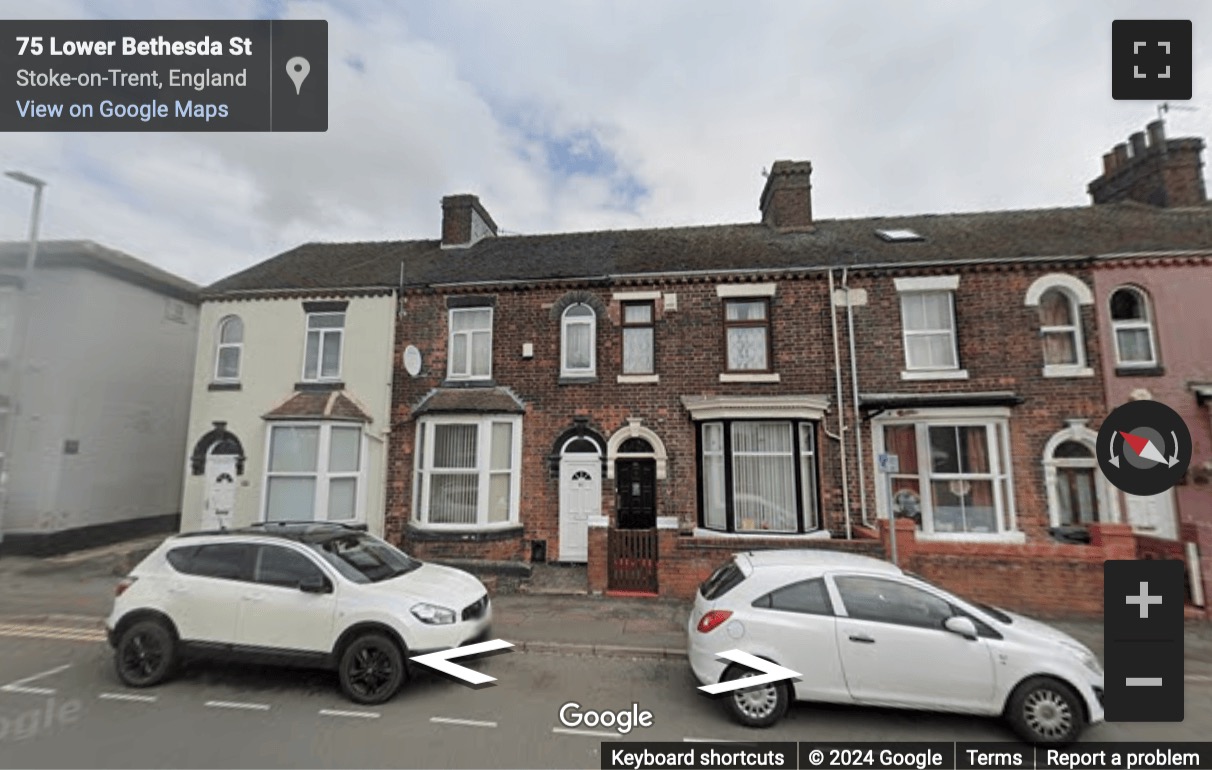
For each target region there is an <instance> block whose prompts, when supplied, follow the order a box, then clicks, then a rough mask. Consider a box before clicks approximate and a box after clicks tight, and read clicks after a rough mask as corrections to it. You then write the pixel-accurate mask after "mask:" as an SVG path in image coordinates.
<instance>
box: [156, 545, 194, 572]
mask: <svg viewBox="0 0 1212 770" xmlns="http://www.w3.org/2000/svg"><path fill="white" fill-rule="evenodd" d="M197 551H198V546H196V545H188V546H182V547H181V548H174V549H172V550H171V551H169V552H168V553H167V554H165V555H164V558H165V559H167V560H168V563H169V565H171V566H172V568H173V569H175V570H176V571H177V572H184V573H186V574H188V573H189V570H190V565H191V564H192V563H193V559H194V554H195V553H197Z"/></svg>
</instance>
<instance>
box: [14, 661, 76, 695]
mask: <svg viewBox="0 0 1212 770" xmlns="http://www.w3.org/2000/svg"><path fill="white" fill-rule="evenodd" d="M71 667H72V664H70V663H64V664H63V665H62V666H55V667H54V668H52V669H50V670H49V671H43V672H42V673H41V674H34V675H33V676H27V677H25V678H24V679H18V680H17V681H15V682H9V683H8V684H6V685H4V686H3V687H0V690H3V691H4V692H17V693H21V694H23V695H54V694H55V691H54V690H53V689H51V688H49V687H25V686H24V685H27V684H29V683H30V682H32V681H34V680H35V679H41V678H43V677H46V676H54V675H55V674H57V673H59V672H60V671H66V670H67V669H69V668H71Z"/></svg>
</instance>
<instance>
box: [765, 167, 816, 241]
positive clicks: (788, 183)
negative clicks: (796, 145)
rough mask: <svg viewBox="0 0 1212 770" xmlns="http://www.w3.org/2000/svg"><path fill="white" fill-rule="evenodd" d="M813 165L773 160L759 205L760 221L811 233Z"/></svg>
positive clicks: (776, 226)
mask: <svg viewBox="0 0 1212 770" xmlns="http://www.w3.org/2000/svg"><path fill="white" fill-rule="evenodd" d="M811 177H812V164H811V163H809V162H808V161H806V160H800V161H793V160H776V161H775V162H774V166H772V167H771V169H770V173H769V175H768V176H767V177H766V187H765V188H764V189H763V190H762V198H761V201H760V203H759V204H758V208H760V209H761V212H762V224H764V225H769V226H771V227H774V228H776V229H778V230H782V231H784V232H797V231H798V232H811V231H812V230H813V229H815V228H813V226H812V182H811Z"/></svg>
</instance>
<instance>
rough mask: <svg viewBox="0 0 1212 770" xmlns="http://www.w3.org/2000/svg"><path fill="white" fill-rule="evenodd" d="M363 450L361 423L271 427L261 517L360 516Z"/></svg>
mask: <svg viewBox="0 0 1212 770" xmlns="http://www.w3.org/2000/svg"><path fill="white" fill-rule="evenodd" d="M365 454H366V452H365V447H364V444H363V438H362V428H361V426H356V425H343V424H337V423H289V424H274V425H271V426H270V428H269V461H268V462H267V463H266V471H265V502H264V506H263V510H264V516H263V518H264V520H266V521H291V520H305V521H312V520H328V521H347V520H352V519H360V518H362V516H363V499H364V486H365V485H364V483H363V471H362V469H363V467H364V466H365V463H364V462H363V457H364V456H365Z"/></svg>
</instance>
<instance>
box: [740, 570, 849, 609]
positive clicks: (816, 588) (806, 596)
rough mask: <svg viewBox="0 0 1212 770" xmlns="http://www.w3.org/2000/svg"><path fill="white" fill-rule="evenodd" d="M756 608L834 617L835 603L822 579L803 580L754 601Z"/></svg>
mask: <svg viewBox="0 0 1212 770" xmlns="http://www.w3.org/2000/svg"><path fill="white" fill-rule="evenodd" d="M753 606H754V607H762V608H764V609H769V610H782V611H783V612H799V613H801V614H804V615H832V614H833V602H831V601H830V600H829V591H828V590H827V589H826V588H825V581H824V580H823V579H822V578H813V579H812V580H801V581H800V582H798V583H792V584H790V585H786V586H783V587H782V588H776V589H775V590H773V591H771V592H770V593H768V594H766V595H765V596H761V597H759V598H757V599H756V600H754V602H753Z"/></svg>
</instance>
